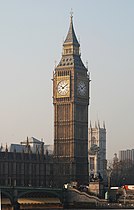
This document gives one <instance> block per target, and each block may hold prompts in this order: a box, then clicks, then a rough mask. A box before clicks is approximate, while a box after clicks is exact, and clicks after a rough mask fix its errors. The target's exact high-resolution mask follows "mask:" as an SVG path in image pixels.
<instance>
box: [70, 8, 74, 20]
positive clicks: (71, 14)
mask: <svg viewBox="0 0 134 210" xmlns="http://www.w3.org/2000/svg"><path fill="white" fill-rule="evenodd" d="M70 19H71V22H72V19H73V9H72V8H71V12H70Z"/></svg>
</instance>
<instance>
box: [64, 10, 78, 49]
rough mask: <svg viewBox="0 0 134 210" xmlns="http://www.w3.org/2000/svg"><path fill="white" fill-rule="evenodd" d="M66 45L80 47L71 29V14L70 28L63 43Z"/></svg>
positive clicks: (71, 16)
mask: <svg viewBox="0 0 134 210" xmlns="http://www.w3.org/2000/svg"><path fill="white" fill-rule="evenodd" d="M67 43H72V44H74V45H76V46H80V44H79V42H78V40H77V38H76V35H75V32H74V27H73V13H72V12H71V15H70V27H69V31H68V34H67V37H66V39H65V41H64V44H67Z"/></svg>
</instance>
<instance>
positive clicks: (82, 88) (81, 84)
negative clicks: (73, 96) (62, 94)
mask: <svg viewBox="0 0 134 210" xmlns="http://www.w3.org/2000/svg"><path fill="white" fill-rule="evenodd" d="M77 91H78V94H79V95H81V96H85V95H86V84H85V82H84V81H80V82H79V83H78V86H77Z"/></svg>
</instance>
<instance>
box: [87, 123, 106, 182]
mask: <svg viewBox="0 0 134 210" xmlns="http://www.w3.org/2000/svg"><path fill="white" fill-rule="evenodd" d="M88 153H89V155H88V159H89V173H90V177H91V178H93V179H94V178H95V177H98V176H101V178H103V179H104V177H105V174H106V128H105V124H103V127H102V128H101V127H100V123H99V122H98V123H95V127H92V125H91V123H90V128H89V129H88Z"/></svg>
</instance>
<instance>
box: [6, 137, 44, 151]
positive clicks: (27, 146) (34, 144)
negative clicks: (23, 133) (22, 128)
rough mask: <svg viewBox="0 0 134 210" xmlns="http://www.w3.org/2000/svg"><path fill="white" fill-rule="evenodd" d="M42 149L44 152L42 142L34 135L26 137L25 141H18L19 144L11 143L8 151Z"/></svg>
mask: <svg viewBox="0 0 134 210" xmlns="http://www.w3.org/2000/svg"><path fill="white" fill-rule="evenodd" d="M41 150H43V153H44V142H43V140H39V139H37V138H35V137H30V138H28V137H27V140H26V141H22V142H20V144H11V146H10V149H9V151H10V152H14V151H16V152H23V151H24V152H29V151H30V152H32V153H37V152H39V151H41Z"/></svg>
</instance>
